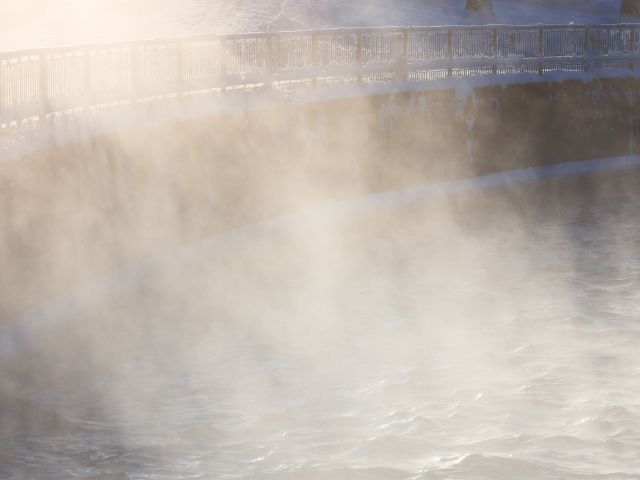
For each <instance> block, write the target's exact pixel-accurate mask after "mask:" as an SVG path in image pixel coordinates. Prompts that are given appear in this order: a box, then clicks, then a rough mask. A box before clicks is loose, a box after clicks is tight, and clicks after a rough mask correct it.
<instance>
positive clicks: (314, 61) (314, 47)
mask: <svg viewBox="0 0 640 480" xmlns="http://www.w3.org/2000/svg"><path fill="white" fill-rule="evenodd" d="M319 66H320V61H319V58H318V34H317V33H315V32H314V33H312V34H311V74H312V76H313V77H312V82H311V83H312V84H313V86H314V87H317V86H318V77H319V71H318V68H319Z"/></svg>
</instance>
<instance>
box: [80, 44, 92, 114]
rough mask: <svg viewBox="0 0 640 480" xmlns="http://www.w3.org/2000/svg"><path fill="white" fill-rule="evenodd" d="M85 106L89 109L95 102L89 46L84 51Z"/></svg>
mask: <svg viewBox="0 0 640 480" xmlns="http://www.w3.org/2000/svg"><path fill="white" fill-rule="evenodd" d="M82 69H83V73H84V76H83V90H84V107H85V109H87V110H88V109H89V107H91V105H92V104H93V98H92V97H93V90H92V89H91V50H89V49H88V48H87V49H85V50H84V51H83V52H82Z"/></svg>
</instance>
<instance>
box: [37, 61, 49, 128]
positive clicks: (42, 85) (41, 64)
mask: <svg viewBox="0 0 640 480" xmlns="http://www.w3.org/2000/svg"><path fill="white" fill-rule="evenodd" d="M38 69H39V72H38V73H39V75H38V86H39V97H40V109H41V112H40V115H39V118H40V122H42V123H44V121H45V119H46V115H47V110H48V104H49V88H48V86H47V56H46V54H45V53H41V54H40V56H39V59H38Z"/></svg>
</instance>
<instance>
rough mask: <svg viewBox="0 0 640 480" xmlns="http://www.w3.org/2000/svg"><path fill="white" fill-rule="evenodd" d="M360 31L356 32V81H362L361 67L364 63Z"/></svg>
mask: <svg viewBox="0 0 640 480" xmlns="http://www.w3.org/2000/svg"><path fill="white" fill-rule="evenodd" d="M362 42H363V38H362V32H360V31H358V33H357V34H356V64H357V69H358V83H362V69H363V66H364V63H365V59H364V46H363V45H362Z"/></svg>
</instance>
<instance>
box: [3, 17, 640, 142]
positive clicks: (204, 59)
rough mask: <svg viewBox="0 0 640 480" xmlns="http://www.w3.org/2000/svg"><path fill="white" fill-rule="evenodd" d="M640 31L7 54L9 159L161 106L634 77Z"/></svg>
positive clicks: (271, 38) (397, 32) (163, 43)
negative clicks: (25, 145) (357, 89)
mask: <svg viewBox="0 0 640 480" xmlns="http://www.w3.org/2000/svg"><path fill="white" fill-rule="evenodd" d="M639 53H640V25H638V24H616V25H531V26H511V25H488V26H442V27H384V28H350V29H342V28H341V29H324V30H310V31H296V32H276V33H251V34H239V35H198V36H190V37H184V38H174V39H162V40H145V41H138V42H126V43H109V44H94V45H82V46H69V47H60V48H45V49H37V50H22V51H14V52H0V151H1V150H4V151H7V150H10V149H12V147H13V146H14V145H16V144H18V143H20V142H25V141H26V142H29V141H30V140H31V139H33V138H34V137H37V136H38V135H39V134H40V132H41V131H42V127H51V126H53V127H55V126H57V125H60V124H64V123H65V122H78V121H80V122H90V121H91V120H92V119H94V118H97V117H99V116H101V115H104V114H108V115H113V114H116V115H117V114H118V112H122V111H123V110H132V109H145V108H147V107H149V106H150V105H158V103H159V102H168V101H173V102H175V101H176V100H178V101H181V100H185V99H195V100H198V99H200V98H206V99H210V98H211V97H215V96H221V95H224V96H227V95H237V94H242V95H252V94H255V93H256V92H259V91H264V90H265V89H269V90H277V91H284V92H289V91H295V90H298V89H318V88H330V87H332V86H334V85H358V84H376V83H397V84H405V83H407V82H414V83H415V82H429V81H432V80H437V79H446V78H451V79H459V78H465V77H477V76H500V75H533V76H542V77H544V76H545V75H548V74H550V73H551V72H593V73H596V74H597V73H598V72H603V71H625V72H627V74H628V72H629V71H634V70H636V69H637V68H638V66H639V63H640V57H639Z"/></svg>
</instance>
